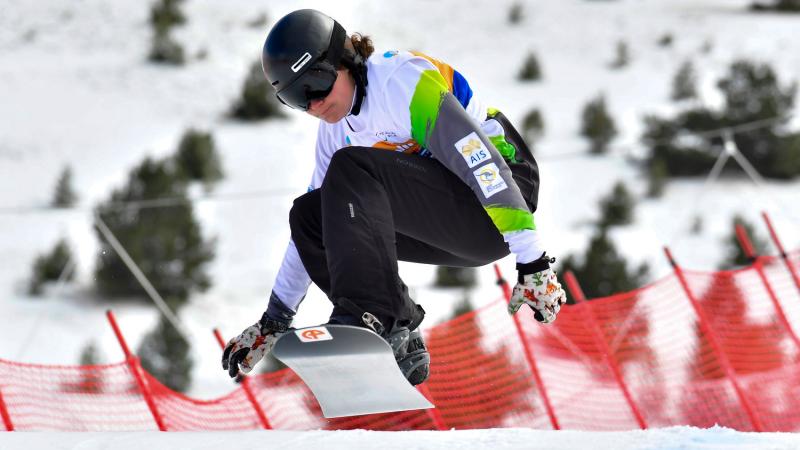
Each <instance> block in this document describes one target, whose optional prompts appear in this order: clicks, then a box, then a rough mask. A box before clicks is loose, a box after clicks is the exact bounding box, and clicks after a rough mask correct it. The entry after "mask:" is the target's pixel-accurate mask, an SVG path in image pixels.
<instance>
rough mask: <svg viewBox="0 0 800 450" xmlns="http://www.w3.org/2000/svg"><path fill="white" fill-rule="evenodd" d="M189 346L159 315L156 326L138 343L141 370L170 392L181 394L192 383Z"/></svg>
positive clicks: (192, 363)
mask: <svg viewBox="0 0 800 450" xmlns="http://www.w3.org/2000/svg"><path fill="white" fill-rule="evenodd" d="M189 351H190V345H189V343H188V342H186V341H185V340H184V339H183V337H182V336H181V334H180V333H179V332H178V331H177V330H176V329H175V327H173V326H172V324H170V323H169V321H167V320H166V319H165V318H164V316H159V320H158V324H157V325H156V327H155V328H154V329H153V330H152V331H150V332H149V333H148V334H147V335H146V336H145V337H144V339H143V340H142V343H141V345H140V346H139V349H138V351H137V352H136V353H137V354H138V355H139V358H141V361H142V367H143V368H144V369H145V370H146V371H147V372H149V373H150V374H151V375H153V376H154V377H155V378H156V379H157V380H158V381H160V382H161V383H163V384H164V385H165V386H167V387H168V388H170V389H172V390H173V391H178V392H184V391H186V389H188V388H189V385H191V382H192V373H191V372H192V366H193V365H194V362H193V361H192V359H191V357H190V356H189Z"/></svg>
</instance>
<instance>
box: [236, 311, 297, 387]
mask: <svg viewBox="0 0 800 450" xmlns="http://www.w3.org/2000/svg"><path fill="white" fill-rule="evenodd" d="M288 329H289V326H288V325H287V324H286V323H284V322H280V321H277V320H272V319H270V318H268V317H266V313H265V314H264V316H263V317H262V318H261V320H259V321H258V322H256V323H255V324H253V325H251V326H249V327H247V328H246V329H245V330H244V331H242V333H241V334H240V335H239V336H236V337H235V338H233V339H231V340H230V341H229V342H228V345H226V346H225V350H224V351H223V352H222V368H223V369H225V370H227V371H228V375H230V376H231V378H234V377H236V375H238V374H239V370H240V369H241V371H242V372H243V373H248V372H250V371H251V370H253V367H254V366H255V365H256V363H258V362H259V361H261V359H262V358H263V357H264V356H265V355H266V354H268V353H269V352H270V351H272V346H273V345H275V341H277V340H278V338H279V337H281V335H283V333H286V331H288Z"/></svg>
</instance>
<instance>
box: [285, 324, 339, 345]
mask: <svg viewBox="0 0 800 450" xmlns="http://www.w3.org/2000/svg"><path fill="white" fill-rule="evenodd" d="M294 333H295V334H296V335H297V337H298V338H299V339H300V342H319V341H332V340H333V336H331V334H330V333H329V332H328V329H327V328H325V327H314V328H305V329H302V330H295V332H294Z"/></svg>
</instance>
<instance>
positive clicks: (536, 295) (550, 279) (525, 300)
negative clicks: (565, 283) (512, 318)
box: [508, 254, 567, 323]
mask: <svg viewBox="0 0 800 450" xmlns="http://www.w3.org/2000/svg"><path fill="white" fill-rule="evenodd" d="M555 260H556V259H555V258H548V257H547V255H546V254H545V255H542V257H541V258H539V259H537V260H536V261H534V262H531V263H527V264H517V271H518V272H519V276H518V278H517V285H516V286H514V291H513V292H512V293H511V300H510V301H509V303H508V312H509V314H516V312H517V311H519V309H520V308H521V307H522V305H528V306H530V307H531V309H532V310H533V317H534V319H536V320H538V321H539V322H541V323H551V322H553V321H554V320H556V316H557V315H558V312H559V311H560V310H561V305H563V304H564V303H566V302H567V295H566V293H565V292H564V289H562V288H561V283H559V282H558V278H557V277H556V272H555V271H554V270H553V269H551V268H550V263H552V262H555Z"/></svg>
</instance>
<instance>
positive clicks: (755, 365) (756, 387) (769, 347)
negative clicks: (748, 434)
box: [681, 272, 796, 426]
mask: <svg viewBox="0 0 800 450" xmlns="http://www.w3.org/2000/svg"><path fill="white" fill-rule="evenodd" d="M736 278H737V277H736V273H735V272H717V273H716V274H715V275H714V278H713V280H712V282H711V283H710V284H709V286H708V288H707V289H706V291H705V292H704V293H703V295H702V296H701V297H700V300H699V303H700V306H701V308H702V309H703V311H704V313H705V317H706V319H707V320H708V321H709V322H710V323H709V326H710V327H711V329H712V330H714V333H715V335H716V337H717V341H718V344H719V346H720V347H721V350H722V352H723V353H724V354H725V356H726V357H727V358H728V361H729V362H730V364H731V366H732V368H733V371H734V373H736V374H737V375H739V376H745V375H748V374H753V373H761V372H768V371H771V370H775V369H779V368H781V367H785V365H786V364H787V363H788V362H789V359H788V355H786V354H784V351H783V349H782V342H783V340H784V339H785V338H786V337H787V336H786V335H785V331H784V329H783V328H782V327H781V326H780V325H779V323H778V322H777V321H775V320H773V321H769V322H764V321H763V320H760V319H751V318H750V317H749V316H748V309H749V308H748V303H749V302H748V301H747V296H746V294H745V292H743V291H742V290H741V288H740V286H739V283H738V282H737V279H736ZM694 330H695V336H696V341H695V342H696V343H695V346H694V351H693V355H692V358H691V363H690V365H689V368H688V369H689V370H688V374H689V376H690V377H691V381H693V382H694V383H692V385H691V386H692V387H695V389H687V390H686V391H685V392H686V394H687V395H686V397H685V398H684V399H683V400H682V402H681V409H682V411H683V415H684V417H685V420H686V423H687V424H689V425H694V426H711V425H713V424H714V423H719V424H720V425H730V424H729V423H725V418H727V417H730V414H726V413H725V411H728V410H734V411H740V410H741V404H740V403H739V400H738V399H737V398H736V397H735V395H734V394H733V392H732V391H730V390H729V389H719V388H715V387H714V385H713V384H710V383H707V381H710V380H721V379H723V378H725V377H726V374H725V372H724V370H723V366H722V363H721V361H720V359H719V356H718V354H717V353H716V349H715V348H714V347H713V346H712V344H711V339H710V337H709V335H708V333H707V330H706V329H705V328H704V327H703V326H702V325H701V323H700V321H699V320H698V321H697V322H696V323H695V326H694ZM706 386H707V388H706ZM745 386H746V390H747V391H749V392H746V393H745V395H747V396H748V397H749V398H751V399H752V398H758V397H761V396H762V394H763V386H762V384H761V383H751V384H749V386H748V385H745ZM775 389H786V390H787V391H786V392H785V393H784V395H785V396H786V397H787V398H789V397H791V395H790V392H791V390H793V389H794V383H790V385H789V386H785V385H781V384H776V385H775V386H773V387H772V389H771V392H772V394H771V395H776V394H777V395H781V394H779V393H775V391H774V390H775ZM776 398H778V397H776ZM768 403H769V402H767V403H765V404H764V405H765V407H767V408H769V407H770V405H768ZM777 403H778V404H776V405H774V408H775V409H776V411H775V413H776V414H781V412H780V411H779V410H785V409H784V408H785V405H783V404H781V402H777ZM795 403H796V401H795ZM697 405H701V406H700V407H698V406H697ZM742 414H743V413H742Z"/></svg>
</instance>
